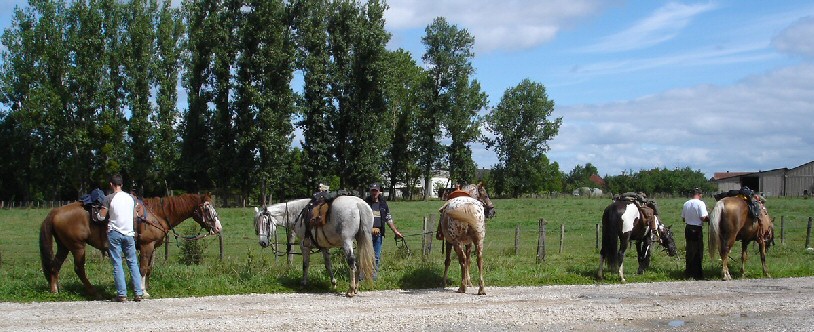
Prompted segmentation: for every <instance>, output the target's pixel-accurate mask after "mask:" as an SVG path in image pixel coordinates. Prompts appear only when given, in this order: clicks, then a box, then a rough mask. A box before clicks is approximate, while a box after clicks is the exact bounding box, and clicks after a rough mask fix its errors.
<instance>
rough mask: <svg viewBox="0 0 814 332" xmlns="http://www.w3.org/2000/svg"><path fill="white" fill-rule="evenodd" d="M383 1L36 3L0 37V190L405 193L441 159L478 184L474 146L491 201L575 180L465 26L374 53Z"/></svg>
mask: <svg viewBox="0 0 814 332" xmlns="http://www.w3.org/2000/svg"><path fill="white" fill-rule="evenodd" d="M385 10H387V6H386V4H385V3H384V2H379V1H367V2H358V1H353V0H333V1H319V0H295V1H282V0H268V1H255V0H194V1H193V0H187V1H184V2H183V3H182V5H181V6H180V7H176V8H174V7H172V6H171V2H170V1H169V0H164V1H158V0H132V1H119V0H76V1H65V0H31V1H29V4H28V6H25V7H22V8H16V9H15V10H14V13H13V20H12V23H11V26H9V27H6V28H5V29H4V31H3V35H2V44H3V46H4V49H2V54H0V59H1V61H2V63H1V64H0V91H2V94H1V95H0V104H2V106H0V156H2V158H0V200H20V201H32V200H61V199H76V198H77V197H78V196H79V195H81V194H82V193H85V192H87V191H89V190H91V189H92V188H95V187H102V188H106V187H107V186H106V183H107V179H108V177H109V176H110V175H111V174H113V173H117V172H118V173H122V174H123V175H124V177H125V179H126V181H127V184H126V185H125V186H126V187H127V189H135V190H136V191H137V192H139V193H140V194H143V195H146V196H152V195H164V194H166V193H168V192H169V191H170V190H173V191H174V192H176V193H178V192H185V191H187V192H197V191H213V192H215V193H220V194H227V193H228V194H230V195H239V196H242V197H249V196H250V195H251V196H252V197H263V199H265V197H266V195H268V194H271V195H273V197H275V199H276V198H284V197H304V196H306V195H308V194H309V193H310V192H311V191H312V190H313V189H314V188H316V184H317V183H320V182H326V183H328V184H330V185H331V186H332V187H333V188H347V189H362V190H364V188H365V186H366V185H367V184H369V183H371V182H374V181H377V182H383V184H384V185H383V186H384V187H387V188H395V187H397V186H396V184H405V185H407V186H408V187H417V186H418V184H419V183H421V182H422V181H428V179H429V178H430V176H432V175H433V172H434V171H436V170H439V169H443V170H447V171H448V172H449V174H450V178H452V179H453V180H454V181H472V182H474V181H476V180H478V175H477V174H478V173H477V170H476V165H475V163H474V161H473V160H472V151H471V148H470V145H471V143H473V142H478V141H480V142H484V143H486V144H487V146H488V147H489V148H490V149H492V150H493V151H495V153H496V154H497V155H498V160H499V163H498V164H497V165H494V166H493V171H492V172H491V173H490V174H489V175H488V176H487V177H486V178H485V180H487V181H489V185H490V186H491V187H492V188H494V190H493V192H494V193H495V194H496V195H500V196H511V197H516V196H519V195H522V194H527V193H534V192H542V191H552V190H567V189H568V187H569V186H574V185H577V182H578V180H579V179H582V178H581V176H582V173H579V172H577V173H578V177H577V178H574V177H573V176H572V174H565V173H563V172H561V171H560V170H559V166H558V165H557V163H556V162H553V163H552V162H549V160H548V158H547V157H546V155H545V152H546V151H547V150H548V145H547V142H548V141H549V140H550V139H551V138H553V137H554V136H556V134H557V133H558V130H559V127H560V124H561V122H562V119H561V118H556V119H550V118H551V112H552V111H553V110H554V101H553V100H550V99H549V98H548V96H547V94H546V92H545V87H544V86H543V85H542V84H540V83H536V82H532V81H529V80H524V81H522V82H520V83H519V84H518V85H517V86H515V87H512V88H509V89H507V90H506V92H505V93H504V95H503V96H502V98H501V99H500V101H499V103H498V104H497V105H496V106H495V107H491V108H490V107H489V106H488V102H487V100H488V96H487V95H486V94H485V93H484V92H483V91H482V90H481V87H480V83H479V82H478V81H477V80H474V79H473V73H474V68H473V67H472V64H471V60H472V58H473V57H474V52H473V49H474V42H475V39H474V37H473V36H472V35H471V34H469V32H468V31H466V30H465V29H460V28H458V27H457V26H455V25H451V24H449V23H448V22H447V21H446V20H445V19H444V18H441V17H439V18H436V19H435V20H434V21H433V22H432V23H431V24H430V25H428V26H427V27H426V30H425V35H424V36H423V37H422V40H421V41H422V43H423V45H425V47H426V51H425V53H424V54H423V55H421V57H420V61H421V63H419V62H417V59H416V58H415V57H414V56H413V55H412V54H410V53H409V52H406V51H404V50H395V51H389V50H387V49H386V48H385V46H386V45H387V43H388V42H389V40H390V34H389V33H388V32H387V31H386V30H385V28H384V26H385V21H384V12H385ZM295 90H296V91H295ZM484 111H485V112H484ZM480 114H485V115H484V116H481V115H480ZM482 128H483V129H485V130H484V131H482ZM295 134H296V135H301V139H298V140H297V142H295V141H294V140H295ZM442 142H444V143H442ZM295 146H296V147H295ZM572 173H574V172H572ZM594 174H596V173H594ZM589 176H590V175H589ZM423 187H424V188H426V191H425V192H419V193H416V194H417V196H418V197H422V196H423V194H425V193H427V192H429V191H430V190H432V189H433V188H429V186H423ZM391 190H392V189H391ZM409 194H413V192H412V191H410V192H409ZM413 198H417V197H413Z"/></svg>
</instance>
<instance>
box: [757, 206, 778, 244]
mask: <svg viewBox="0 0 814 332" xmlns="http://www.w3.org/2000/svg"><path fill="white" fill-rule="evenodd" d="M764 202H765V199H762V198H761V199H760V200H758V204H760V217H759V219H760V220H759V223H760V230H759V231H758V232H759V234H758V237H759V239H758V241H763V242H764V243H765V244H766V250H767V251H768V250H769V247H771V246H772V245H774V222H772V218H771V217H769V211H768V210H766V205H765V204H764Z"/></svg>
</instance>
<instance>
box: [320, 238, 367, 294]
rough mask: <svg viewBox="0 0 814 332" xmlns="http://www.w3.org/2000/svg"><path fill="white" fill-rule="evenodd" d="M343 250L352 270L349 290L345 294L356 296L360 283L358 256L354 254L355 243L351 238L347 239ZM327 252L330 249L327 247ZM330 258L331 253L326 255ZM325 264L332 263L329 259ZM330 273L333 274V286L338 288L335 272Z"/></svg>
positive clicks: (349, 268) (326, 257)
mask: <svg viewBox="0 0 814 332" xmlns="http://www.w3.org/2000/svg"><path fill="white" fill-rule="evenodd" d="M342 250H343V251H344V252H345V260H346V261H347V262H348V270H349V271H350V288H349V289H348V292H347V293H345V296H347V297H354V296H355V295H356V294H357V293H358V291H359V285H358V283H357V282H356V278H357V276H358V272H357V269H356V256H354V254H353V243H352V242H351V240H347V241H345V244H344V246H343V247H342ZM325 252H328V250H327V249H326V250H325ZM329 258H330V256H329V255H326V256H325V259H329ZM325 264H326V266H328V264H330V263H328V261H327V260H326V261H325ZM330 274H331V283H332V284H333V287H334V288H336V279H334V276H333V272H331V273H330ZM360 281H361V279H360Z"/></svg>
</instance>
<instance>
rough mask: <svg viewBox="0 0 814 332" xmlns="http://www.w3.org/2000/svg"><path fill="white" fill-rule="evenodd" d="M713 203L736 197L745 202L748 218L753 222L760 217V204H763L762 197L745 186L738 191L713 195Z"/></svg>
mask: <svg viewBox="0 0 814 332" xmlns="http://www.w3.org/2000/svg"><path fill="white" fill-rule="evenodd" d="M714 196H715V201H720V200H722V199H724V198H726V197H738V198H740V199H742V200H744V201H745V202H746V206H747V207H748V208H749V216H750V217H752V219H754V221H756V222H757V221H758V220H759V217H760V204H759V203H763V202H764V199H763V197H760V195H758V194H756V193H755V192H754V191H752V189H749V187H747V186H743V187H741V188H740V189H737V190H736V189H733V190H730V191H726V192H722V193H718V194H715V195H714Z"/></svg>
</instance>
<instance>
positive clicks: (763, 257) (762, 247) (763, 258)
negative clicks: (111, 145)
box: [758, 241, 772, 278]
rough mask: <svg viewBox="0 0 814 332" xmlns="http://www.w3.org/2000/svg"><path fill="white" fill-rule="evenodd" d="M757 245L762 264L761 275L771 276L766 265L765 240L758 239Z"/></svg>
mask: <svg viewBox="0 0 814 332" xmlns="http://www.w3.org/2000/svg"><path fill="white" fill-rule="evenodd" d="M758 245H759V246H760V263H761V264H762V265H763V276H765V277H766V278H771V277H772V276H770V275H769V268H767V267H766V242H765V241H758Z"/></svg>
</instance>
